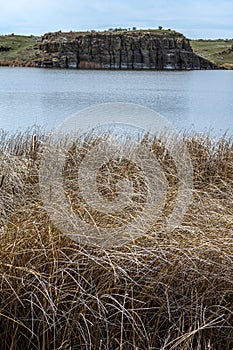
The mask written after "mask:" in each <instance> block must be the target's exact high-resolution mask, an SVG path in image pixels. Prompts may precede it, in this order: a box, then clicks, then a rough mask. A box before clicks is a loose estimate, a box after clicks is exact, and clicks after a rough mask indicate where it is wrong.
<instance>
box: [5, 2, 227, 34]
mask: <svg viewBox="0 0 233 350" xmlns="http://www.w3.org/2000/svg"><path fill="white" fill-rule="evenodd" d="M0 8H1V12H0V33H2V34H7V33H11V32H15V33H21V34H43V33H44V32H48V31H54V30H60V29H61V30H88V29H107V28H108V27H116V26H121V27H132V26H136V27H138V28H140V27H143V28H149V27H150V28H154V27H157V26H158V25H163V26H164V27H169V28H172V29H175V30H177V31H181V32H183V33H184V34H185V35H187V36H189V37H190V38H198V37H203V38H204V37H205V38H207V37H209V38H211V37H212V38H213V37H233V24H232V17H233V3H232V1H231V0H223V1H221V2H220V1H217V0H211V1H210V0H202V1H201V0H195V1H194V0H191V1H189V2H188V1H187V0H177V1H174V0H153V1H152V0H145V1H141V0H140V1H139V0H134V1H133V2H132V0H118V1H115V0H93V1H90V2H89V3H86V2H84V1H82V0H66V1H64V0H49V1H47V0H40V1H38V2H34V1H32V0H8V1H5V0H4V2H3V0H0Z"/></svg>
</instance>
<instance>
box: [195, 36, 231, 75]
mask: <svg viewBox="0 0 233 350" xmlns="http://www.w3.org/2000/svg"><path fill="white" fill-rule="evenodd" d="M190 44H191V47H192V49H193V51H194V52H196V53H197V54H198V55H200V56H202V57H204V58H206V59H208V60H210V61H212V62H214V63H215V64H217V65H219V66H221V67H224V68H227V69H233V39H232V40H192V41H190Z"/></svg>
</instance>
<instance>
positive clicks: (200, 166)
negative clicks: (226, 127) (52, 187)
mask: <svg viewBox="0 0 233 350" xmlns="http://www.w3.org/2000/svg"><path fill="white" fill-rule="evenodd" d="M36 133H37V138H35V137H34V139H33V137H32V134H33V132H31V131H28V132H26V133H25V134H16V135H13V136H10V135H8V134H5V133H4V132H1V135H0V154H1V162H2V164H1V173H0V210H1V230H2V235H1V241H0V254H1V261H0V264H1V270H0V271H1V280H0V300H1V303H0V344H1V349H4V350H5V349H6V350H7V349H11V350H13V349H14V350H21V349H22V350H26V349H30V350H33V349H40V350H50V349H51V350H52V349H56V350H58V349H60V350H65V349H67V350H68V349H72V350H73V349H88V350H91V349H95V350H97V349H99V350H104V349H106V350H107V349H109V350H112V349H120V350H131V349H133V350H136V349H138V350H141V349H145V350H148V349H151V350H152V349H161V350H162V349H164V350H165V349H169V350H171V349H177V350H181V349H182V350H188V349H194V350H209V349H210V350H222V349H226V350H231V349H232V348H233V278H232V276H233V269H232V261H233V240H232V238H233V213H232V209H233V208H232V203H233V145H232V139H230V138H228V137H227V136H224V137H223V138H221V139H220V140H218V141H213V140H211V138H209V137H204V138H201V137H198V136H192V137H191V136H187V137H185V142H186V143H187V146H188V149H189V152H190V155H191V159H192V164H193V168H194V190H193V203H192V204H191V205H190V207H189V210H188V212H187V214H186V216H185V217H184V220H183V222H182V225H181V226H180V227H179V228H177V229H176V230H175V231H173V232H170V233H168V232H166V231H165V230H164V228H163V223H161V222H159V223H157V224H155V226H154V227H153V229H151V230H150V232H147V234H144V236H143V237H141V238H139V239H138V240H136V241H135V242H130V243H128V244H127V245H125V246H123V247H120V248H112V249H101V248H95V247H90V246H82V245H79V244H78V243H76V242H74V241H72V240H70V239H68V238H67V237H64V236H62V235H61V233H60V232H59V231H58V230H57V229H56V228H55V227H54V226H53V224H52V223H51V221H50V220H49V217H48V216H47V214H46V212H45V210H44V209H43V205H42V201H41V199H40V191H39V186H38V167H39V163H40V156H41V147H40V143H41V141H43V140H45V139H46V136H45V135H43V133H42V132H39V131H36ZM38 140H39V141H38ZM93 142H94V140H93V138H92V139H88V140H87V143H88V144H89V146H88V147H91V145H92V143H93ZM152 148H153V150H154V152H155V153H156V154H157V156H158V158H159V159H160V160H161V162H163V166H164V170H165V172H166V177H167V179H168V181H169V183H170V192H172V191H173V190H174V191H176V179H175V180H174V178H175V177H176V174H175V170H174V164H173V163H172V160H171V159H170V157H169V155H167V156H164V153H163V150H162V148H161V147H160V145H159V144H158V142H156V141H154V145H153V147H152ZM85 149H86V145H85V147H84V146H83V145H82V146H80V145H79V147H78V152H77V149H76V151H71V156H72V157H71V158H72V159H77V156H78V157H80V154H83V152H84V154H85ZM67 164H68V163H67ZM69 164H75V163H72V162H70V163H69ZM120 165H122V164H120ZM123 165H124V166H125V163H124V164H123ZM72 175H74V174H73V173H72V172H71V173H70V176H71V178H70V179H69V180H71V179H73V178H72ZM103 178H104V173H103V177H102V178H101V181H102V180H103ZM67 183H68V184H69V186H70V188H69V187H68V188H67V190H69V191H71V192H72V191H76V190H77V188H76V187H74V188H71V184H72V183H73V182H72V181H70V182H67ZM67 183H66V185H67ZM139 185H140V184H139ZM139 187H140V186H139ZM142 187H143V185H142ZM101 190H102V191H104V189H103V187H102V188H101ZM106 195H108V196H109V195H111V194H109V193H107V194H106ZM169 200H171V201H172V200H173V199H172V195H171V196H170V197H169ZM71 205H72V203H71ZM168 207H169V205H168ZM168 210H169V208H168Z"/></svg>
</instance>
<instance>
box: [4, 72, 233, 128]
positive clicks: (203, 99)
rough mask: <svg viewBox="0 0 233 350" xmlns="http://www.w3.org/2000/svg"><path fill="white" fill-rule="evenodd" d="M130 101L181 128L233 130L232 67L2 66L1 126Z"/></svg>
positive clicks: (51, 122) (50, 121) (52, 120)
mask: <svg viewBox="0 0 233 350" xmlns="http://www.w3.org/2000/svg"><path fill="white" fill-rule="evenodd" d="M104 102H130V103H137V104H140V105H142V106H145V107H149V108H152V109H154V110H155V111H157V112H159V113H161V114H162V115H163V116H164V117H166V118H167V119H168V120H169V121H171V122H172V123H173V125H174V126H175V127H176V128H177V129H178V130H188V131H192V130H195V131H198V132H212V133H214V134H215V135H216V134H218V135H220V134H222V133H223V132H224V131H226V130H227V129H228V130H229V132H230V133H231V134H232V131H233V71H220V70H219V71H100V70H99V71H98V70H94V71H91V70H57V69H54V70H49V69H34V68H10V67H0V128H3V129H6V130H16V129H19V128H20V129H24V128H25V127H28V126H32V125H35V124H36V125H41V126H44V127H46V128H47V129H52V128H55V127H56V126H57V125H59V124H60V123H61V122H62V121H63V120H64V119H65V118H66V117H68V116H70V115H72V114H74V113H76V112H77V111H79V110H81V109H83V108H85V107H88V106H91V105H93V104H98V103H104Z"/></svg>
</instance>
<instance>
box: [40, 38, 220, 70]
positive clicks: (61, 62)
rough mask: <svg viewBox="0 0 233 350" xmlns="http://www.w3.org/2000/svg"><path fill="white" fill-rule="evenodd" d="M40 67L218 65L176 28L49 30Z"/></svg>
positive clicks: (192, 67)
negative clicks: (115, 30)
mask: <svg viewBox="0 0 233 350" xmlns="http://www.w3.org/2000/svg"><path fill="white" fill-rule="evenodd" d="M39 49H40V50H41V53H42V54H41V57H40V58H39V59H38V60H37V61H35V62H34V63H35V65H36V66H39V67H56V68H80V69H81V68H86V69H88V68H91V69H151V70H155V69H217V68H218V67H217V66H216V65H214V64H213V63H212V62H209V61H208V60H206V59H204V58H202V57H200V56H198V55H196V54H195V53H194V52H193V50H192V48H191V46H190V43H189V40H188V39H187V38H185V37H184V36H183V35H182V34H180V33H176V32H168V31H167V32H161V33H160V32H159V31H148V32H147V31H135V32H120V33H119V32H117V33H115V32H107V33H106V32H94V33H92V32H86V33H75V32H71V33H61V32H57V33H48V34H45V35H44V36H43V37H42V42H41V44H40V45H39Z"/></svg>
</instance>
